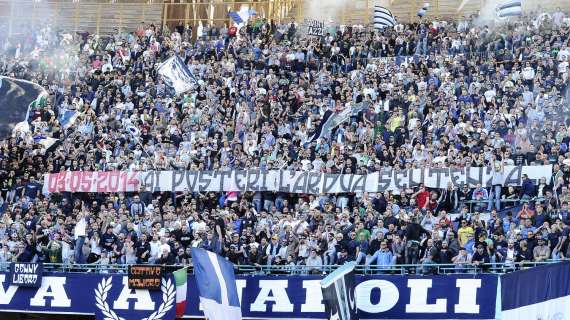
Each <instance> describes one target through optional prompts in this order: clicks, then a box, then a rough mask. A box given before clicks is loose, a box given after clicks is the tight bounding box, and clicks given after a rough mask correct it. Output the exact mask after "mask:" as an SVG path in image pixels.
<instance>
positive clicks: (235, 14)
mask: <svg viewBox="0 0 570 320" xmlns="http://www.w3.org/2000/svg"><path fill="white" fill-rule="evenodd" d="M255 15H257V12H256V11H255V10H254V9H248V8H242V9H241V10H240V11H230V12H229V13H228V16H229V17H230V18H232V20H233V21H234V22H235V23H236V24H237V25H241V24H242V23H247V21H248V20H249V18H250V17H251V16H255Z"/></svg>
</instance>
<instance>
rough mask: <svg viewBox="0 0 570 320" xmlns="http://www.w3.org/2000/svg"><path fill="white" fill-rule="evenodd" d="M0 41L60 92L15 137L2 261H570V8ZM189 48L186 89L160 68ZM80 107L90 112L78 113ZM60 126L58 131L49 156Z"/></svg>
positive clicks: (7, 56)
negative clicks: (65, 181)
mask: <svg viewBox="0 0 570 320" xmlns="http://www.w3.org/2000/svg"><path fill="white" fill-rule="evenodd" d="M0 40H3V41H0V43H4V46H3V47H2V48H0V52H1V57H0V72H1V73H0V74H1V75H3V76H8V77H13V78H21V79H28V80H31V81H34V82H36V83H38V84H41V85H42V86H43V87H45V88H46V90H48V92H49V97H48V99H47V102H46V103H45V104H37V105H35V107H34V109H33V110H32V111H31V113H30V119H29V123H30V128H31V129H30V130H29V131H22V132H18V133H17V134H15V135H14V137H12V138H10V139H6V140H3V141H1V142H0V202H1V205H2V207H1V208H2V209H1V210H2V217H1V221H0V239H1V240H0V246H1V248H0V262H9V261H44V262H52V263H66V264H71V263H89V264H101V265H108V264H121V263H127V264H133V263H152V264H166V265H172V264H191V256H190V248H191V247H201V248H205V249H207V250H211V251H213V252H216V253H219V254H221V255H223V256H225V257H226V258H227V259H229V260H230V261H232V262H233V263H235V264H239V265H252V266H258V267H261V266H268V265H272V266H279V265H281V266H284V267H290V269H291V270H292V269H294V268H295V266H299V265H304V266H306V270H308V271H309V272H311V273H320V272H322V271H323V265H335V264H337V265H338V264H342V263H344V262H346V261H356V262H357V263H358V264H362V265H375V266H378V267H379V268H390V266H392V265H398V264H417V265H420V266H421V268H420V269H421V270H422V271H424V272H430V267H429V265H430V264H435V263H447V264H455V265H456V267H457V268H458V269H461V268H464V267H466V266H468V265H482V266H483V268H485V266H488V264H492V263H505V264H511V265H514V264H515V263H518V262H523V261H527V262H531V261H534V262H540V261H545V260H549V259H562V258H565V257H568V255H569V254H570V251H569V242H570V236H569V235H570V207H569V203H570V190H568V186H569V181H570V150H568V148H569V145H570V129H569V125H570V118H569V115H570V112H569V111H570V110H569V108H570V104H569V103H568V100H567V97H568V96H569V95H570V93H569V86H568V84H569V78H570V68H569V61H570V23H569V22H568V20H567V19H566V16H565V14H564V13H562V12H560V11H557V12H554V13H552V14H551V15H550V18H549V19H544V20H543V21H542V22H541V23H534V21H533V17H531V16H527V17H524V18H521V19H516V20H514V21H511V22H509V23H503V24H499V25H496V26H493V27H488V26H477V25H475V22H474V21H473V20H470V19H462V20H460V21H426V20H425V19H424V21H421V23H412V24H403V25H398V26H396V27H395V28H393V29H391V28H386V29H384V30H382V31H373V32H372V31H369V30H368V29H366V28H362V27H356V26H355V27H346V26H343V27H338V28H337V27H331V28H330V29H329V30H328V33H327V35H326V36H325V37H323V38H317V37H311V36H307V35H306V33H304V31H303V27H302V25H300V24H297V23H295V22H290V23H286V24H275V23H272V22H267V21H264V20H262V19H252V20H251V21H250V22H249V23H248V24H247V26H245V27H243V28H242V29H241V30H240V31H239V33H238V34H237V35H234V34H233V30H232V29H228V28H226V27H223V28H216V27H208V26H206V27H204V28H200V30H197V29H194V30H193V29H192V28H189V27H185V26H184V25H182V24H180V25H179V26H177V27H175V28H173V29H172V30H159V28H157V27H156V26H154V25H146V24H144V23H142V24H141V26H140V27H139V28H138V29H136V30H134V31H133V32H128V33H121V32H117V33H116V34H114V35H112V36H110V37H100V36H98V35H93V34H88V33H77V34H71V33H66V32H64V31H59V30H52V29H51V28H49V27H45V28H43V29H41V30H29V31H26V33H25V37H12V38H8V37H6V38H4V39H0ZM174 54H177V55H179V56H180V57H182V58H183V59H184V61H185V63H187V64H188V66H189V69H190V71H191V72H192V73H193V75H194V76H195V77H196V78H197V79H199V84H198V85H196V86H195V87H194V89H192V90H191V91H189V92H187V93H185V94H182V95H179V96H173V95H172V94H171V91H170V90H169V88H168V87H167V86H166V84H165V82H164V81H163V79H161V78H160V77H159V76H158V74H157V70H156V66H157V64H158V63H160V62H161V61H164V60H166V59H167V58H168V57H170V56H172V55H174ZM410 57H411V58H410ZM362 101H369V102H370V103H371V107H370V108H369V109H367V110H365V111H363V112H360V113H358V114H353V116H352V117H351V118H350V119H349V120H348V121H347V122H345V123H342V124H341V125H340V126H338V127H337V128H334V129H333V130H332V132H331V133H330V134H329V135H328V136H325V137H324V138H319V139H317V140H316V141H311V139H310V137H311V135H312V133H313V132H314V131H315V130H316V128H317V127H318V126H319V123H320V121H321V119H322V117H323V114H324V113H325V112H326V111H327V110H333V111H335V112H340V111H342V110H344V109H345V108H351V107H352V106H353V105H355V104H357V103H360V102H362ZM70 111H71V112H74V113H77V114H78V117H77V118H76V119H74V121H69V119H67V120H65V122H64V121H63V120H62V119H64V118H63V117H62V115H64V114H66V113H68V112H70ZM128 126H135V127H136V128H138V129H139V130H140V137H139V138H134V137H132V136H131V134H130V133H129V132H127V131H126V130H125V127H128ZM45 137H51V138H55V139H58V140H59V141H58V143H57V144H55V146H54V147H52V148H48V149H47V150H46V148H45V147H43V146H42V144H40V143H39V141H41V140H42V139H43V138H45ZM545 164H551V165H553V167H552V168H553V172H552V179H546V178H544V179H540V180H539V181H533V180H531V179H528V178H526V179H523V183H522V185H521V186H509V187H506V186H501V184H500V182H499V183H496V181H495V182H493V185H492V186H481V185H477V186H467V185H465V186H460V187H456V186H452V185H450V186H448V188H447V189H429V188H426V187H425V186H422V185H420V186H418V187H416V188H409V189H406V190H399V192H385V193H377V194H368V193H357V194H335V195H324V194H321V195H297V194H284V193H279V192H277V193H274V192H245V193H239V194H237V195H235V194H234V195H229V194H227V193H214V192H210V193H191V192H179V193H172V192H150V191H147V190H146V189H145V188H144V187H141V189H140V190H139V192H134V193H127V194H124V193H119V194H109V193H73V194H71V193H56V194H44V193H43V192H42V182H43V174H45V173H51V172H59V171H64V170H70V171H109V170H184V169H188V170H227V169H243V168H248V169H250V168H259V169H263V170H268V169H289V170H303V171H317V172H327V173H357V174H367V173H372V172H375V171H378V170H381V169H382V168H385V167H392V168H394V169H396V170H397V169H401V168H421V167H430V166H446V167H466V166H479V167H487V166H488V167H492V168H494V170H495V171H496V172H497V173H498V174H497V175H499V176H500V172H501V170H502V167H503V166H505V165H545ZM497 181H499V180H497Z"/></svg>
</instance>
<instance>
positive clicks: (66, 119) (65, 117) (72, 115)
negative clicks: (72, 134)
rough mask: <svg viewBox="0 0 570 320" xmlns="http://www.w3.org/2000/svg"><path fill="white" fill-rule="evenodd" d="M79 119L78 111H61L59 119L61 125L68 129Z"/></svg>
mask: <svg viewBox="0 0 570 320" xmlns="http://www.w3.org/2000/svg"><path fill="white" fill-rule="evenodd" d="M77 117H79V112H77V111H76V110H67V109H61V110H60V112H59V117H58V120H59V124H60V125H61V127H62V128H64V129H67V128H69V127H71V126H72V125H73V124H74V123H75V120H77Z"/></svg>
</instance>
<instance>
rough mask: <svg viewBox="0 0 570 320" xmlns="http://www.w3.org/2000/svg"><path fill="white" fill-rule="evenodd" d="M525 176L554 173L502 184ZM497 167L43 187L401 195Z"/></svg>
mask: <svg viewBox="0 0 570 320" xmlns="http://www.w3.org/2000/svg"><path fill="white" fill-rule="evenodd" d="M524 174H526V175H528V177H529V178H530V179H532V180H534V181H537V180H538V179H540V178H543V177H544V178H546V181H550V179H551V177H552V166H551V165H546V166H506V167H505V171H504V172H503V175H502V180H503V185H505V186H520V185H521V183H522V176H523V175H524ZM493 175H494V173H493V171H492V169H491V168H488V167H470V168H425V169H405V170H401V171H395V170H390V169H385V170H383V171H380V172H375V173H372V174H368V175H356V174H328V173H320V172H306V171H279V170H269V171H261V170H233V171H145V172H126V171H104V172H103V171H63V172H59V173H51V174H46V175H45V176H44V185H43V191H44V193H45V194H47V193H54V192H132V191H138V190H139V189H140V188H141V187H144V188H145V189H146V190H147V191H153V192H155V191H173V192H178V191H190V192H211V191H214V192H224V191H228V192H235V191H242V192H243V191H274V192H285V193H304V194H323V193H325V194H331V193H351V192H384V191H393V192H394V193H399V192H401V191H402V190H404V189H406V188H410V187H414V186H418V185H419V184H424V185H425V186H426V187H429V188H440V189H443V188H447V185H448V184H452V185H455V186H461V185H463V184H468V185H469V186H470V187H475V186H476V185H477V184H481V185H483V186H491V185H492V184H491V182H492V178H493Z"/></svg>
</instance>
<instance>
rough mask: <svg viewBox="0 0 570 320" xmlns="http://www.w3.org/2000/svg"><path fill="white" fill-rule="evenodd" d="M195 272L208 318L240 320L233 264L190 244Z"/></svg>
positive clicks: (209, 319)
mask: <svg viewBox="0 0 570 320" xmlns="http://www.w3.org/2000/svg"><path fill="white" fill-rule="evenodd" d="M192 263H193V264H194V275H195V277H196V284H197V286H198V292H199V296H200V302H201V303H202V306H203V307H204V315H205V316H206V318H207V319H208V320H241V307H240V302H239V298H238V292H237V287H236V279H235V275H234V266H233V265H232V263H230V262H229V261H227V260H225V259H224V258H222V257H221V256H219V255H217V254H215V253H213V252H210V251H206V250H203V249H198V248H192Z"/></svg>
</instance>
